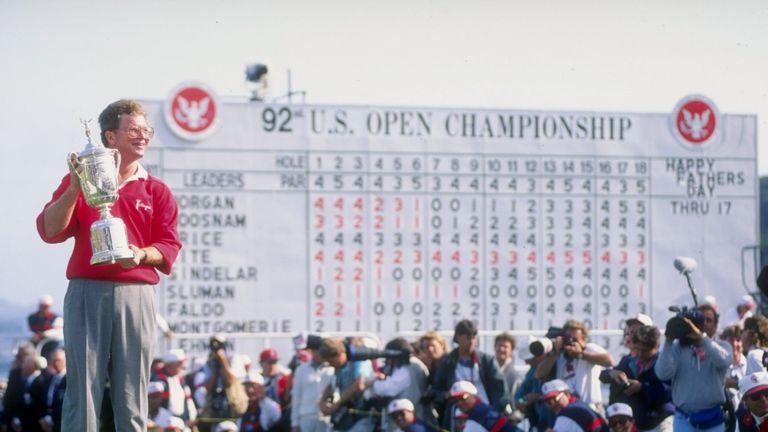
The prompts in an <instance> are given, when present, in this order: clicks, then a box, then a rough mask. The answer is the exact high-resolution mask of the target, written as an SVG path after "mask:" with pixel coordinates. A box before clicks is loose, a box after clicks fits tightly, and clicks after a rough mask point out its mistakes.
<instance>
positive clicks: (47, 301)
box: [37, 295, 53, 306]
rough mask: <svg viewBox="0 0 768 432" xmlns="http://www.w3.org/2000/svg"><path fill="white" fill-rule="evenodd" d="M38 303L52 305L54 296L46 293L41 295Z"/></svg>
mask: <svg viewBox="0 0 768 432" xmlns="http://www.w3.org/2000/svg"><path fill="white" fill-rule="evenodd" d="M37 303H38V304H41V305H46V306H50V305H52V304H53V297H51V296H49V295H44V296H42V297H40V300H39V301H38V302H37Z"/></svg>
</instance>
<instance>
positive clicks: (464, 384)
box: [449, 381, 477, 397]
mask: <svg viewBox="0 0 768 432" xmlns="http://www.w3.org/2000/svg"><path fill="white" fill-rule="evenodd" d="M465 394H471V395H472V396H477V387H475V385H474V384H472V383H471V382H469V381H456V382H455V383H453V385H452V386H451V391H450V392H449V396H450V397H459V396H464V395H465Z"/></svg>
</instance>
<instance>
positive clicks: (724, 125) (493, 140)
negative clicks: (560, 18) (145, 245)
mask: <svg viewBox="0 0 768 432" xmlns="http://www.w3.org/2000/svg"><path fill="white" fill-rule="evenodd" d="M143 103H144V105H145V107H146V108H147V110H148V115H149V119H150V122H151V123H152V124H153V125H154V126H155V129H156V135H155V138H154V140H153V141H152V143H151V146H150V149H149V151H148V154H147V156H146V157H145V158H144V164H145V165H146V166H147V168H148V169H149V170H150V172H152V173H153V174H155V175H157V176H159V177H160V178H162V179H163V180H164V181H165V182H166V183H167V184H168V185H169V186H170V187H171V189H172V190H173V192H174V194H175V196H176V199H177V201H178V204H179V210H180V214H179V231H180V235H181V238H182V241H183V244H184V248H183V249H182V251H181V254H180V256H179V259H178V261H177V263H176V265H175V268H174V271H173V274H172V275H171V276H170V277H168V278H166V279H165V280H164V282H163V283H162V284H161V285H160V287H159V296H160V301H161V306H162V313H163V314H164V316H165V317H166V319H167V320H168V322H169V324H170V325H171V328H172V329H173V330H174V332H175V333H176V334H177V336H178V337H179V338H181V339H182V340H183V338H184V336H183V335H184V333H213V332H225V333H226V332H252V333H259V332H299V331H311V332H335V331H341V332H344V331H371V332H375V333H377V334H379V335H380V336H381V338H382V340H387V339H389V338H391V337H393V336H395V335H397V334H398V333H399V332H406V331H417V332H420V331H426V330H430V329H437V330H450V329H452V328H453V326H454V324H455V323H456V322H457V321H458V320H460V319H463V318H469V319H472V320H475V321H477V323H478V325H479V327H480V328H481V329H484V330H541V329H546V328H547V327H548V326H550V325H556V326H559V325H562V324H563V323H564V322H565V320H566V319H569V318H574V319H577V320H581V321H584V322H585V323H586V324H587V325H588V326H589V327H591V328H596V329H617V328H621V327H623V322H624V320H626V319H627V318H628V317H631V316H634V315H635V314H637V313H638V312H642V313H646V314H649V315H651V316H652V317H653V319H654V320H655V321H656V322H659V323H663V322H665V321H666V319H667V318H668V317H669V316H670V313H669V312H668V311H667V308H668V307H669V306H672V305H678V306H682V305H692V299H691V296H690V293H689V291H688V288H687V285H686V282H685V278H684V277H682V276H681V275H680V274H679V273H678V272H677V271H676V270H675V268H674V266H673V261H674V259H675V258H676V257H677V256H681V255H682V256H690V257H693V258H695V259H696V260H697V261H698V269H697V270H696V272H694V273H693V274H692V275H691V277H692V281H693V284H694V286H695V287H696V289H697V291H698V294H699V298H703V296H705V295H714V296H715V297H716V298H717V299H718V301H719V303H720V307H721V308H722V310H725V309H727V308H729V307H731V306H734V305H735V303H736V299H737V298H739V297H740V296H741V294H743V293H744V283H743V282H742V272H743V271H746V272H747V274H749V275H753V274H754V268H753V264H752V262H751V261H750V260H746V261H747V263H746V265H747V266H748V267H749V268H747V269H746V270H745V262H744V261H745V260H744V259H743V249H744V248H745V247H750V246H753V245H755V244H757V242H758V225H757V220H758V219H757V216H758V206H757V200H758V180H757V176H756V173H757V162H756V161H757V158H756V151H757V149H756V118H755V117H754V116H751V115H727V114H720V113H719V111H718V110H717V108H716V106H715V104H714V103H713V102H712V101H710V100H709V99H707V98H706V97H703V96H691V97H688V98H685V99H683V100H682V101H680V103H679V104H678V105H677V106H676V107H675V108H674V110H673V111H672V112H669V113H660V114H638V113H622V112H578V111H525V110H498V109H467V108H413V107H380V106H343V105H279V104H265V103H255V102H244V101H224V102H222V101H220V100H219V98H218V97H217V96H216V95H215V94H214V93H213V91H212V90H211V89H209V88H208V87H206V86H204V85H200V84H196V83H185V84H183V85H182V86H180V87H179V88H177V89H176V90H174V92H173V93H172V94H171V96H169V98H168V100H165V101H143ZM751 279H753V278H752V277H751V276H750V277H749V278H748V283H751V282H752V281H751ZM662 325H663V324H662ZM605 343H608V344H610V341H608V340H606V341H605ZM614 343H615V341H614ZM187 347H188V348H189V347H190V346H187ZM609 348H610V347H609Z"/></svg>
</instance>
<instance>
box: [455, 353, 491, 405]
mask: <svg viewBox="0 0 768 432" xmlns="http://www.w3.org/2000/svg"><path fill="white" fill-rule="evenodd" d="M455 376H456V381H469V382H471V383H472V384H474V385H475V387H476V388H477V396H478V397H479V398H480V400H482V401H483V402H485V403H487V404H489V403H490V401H488V393H487V392H486V391H485V387H483V380H481V379H480V365H478V364H477V362H473V363H472V367H471V368H469V367H466V366H464V365H462V364H461V363H456V374H455Z"/></svg>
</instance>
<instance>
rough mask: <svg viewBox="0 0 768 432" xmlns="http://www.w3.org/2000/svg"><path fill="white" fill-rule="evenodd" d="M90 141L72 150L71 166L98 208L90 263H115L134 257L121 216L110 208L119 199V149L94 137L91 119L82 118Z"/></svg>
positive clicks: (91, 201) (92, 231) (93, 206)
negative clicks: (112, 213)
mask: <svg viewBox="0 0 768 432" xmlns="http://www.w3.org/2000/svg"><path fill="white" fill-rule="evenodd" d="M82 123H83V125H84V126H85V136H86V137H87V138H88V143H87V144H86V145H85V148H84V149H83V151H81V152H80V153H77V154H76V153H70V154H69V158H68V160H67V162H68V163H69V169H70V170H71V171H72V172H74V173H75V174H77V177H78V178H79V179H80V188H81V190H82V191H83V197H84V198H85V202H86V203H87V204H88V206H89V207H92V208H98V209H99V211H100V213H101V215H100V217H99V220H97V221H96V222H94V223H93V224H91V248H92V250H93V256H92V257H91V265H96V264H103V263H108V262H109V263H114V262H115V261H118V260H123V259H131V258H133V255H134V254H133V251H132V250H131V248H130V247H129V246H128V232H127V231H126V229H125V223H124V222H123V220H122V219H120V218H116V217H113V216H112V215H111V214H110V208H111V207H112V205H113V204H114V203H115V202H116V201H117V199H118V193H117V189H118V180H117V175H118V170H119V168H120V153H119V152H118V151H117V150H115V149H110V148H106V147H104V146H103V145H102V144H101V142H99V141H97V144H94V143H93V141H92V140H91V129H90V127H89V121H82Z"/></svg>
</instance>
